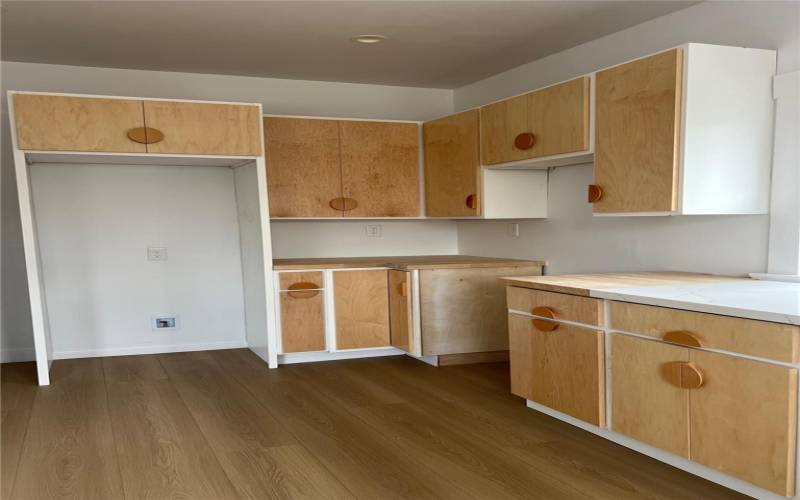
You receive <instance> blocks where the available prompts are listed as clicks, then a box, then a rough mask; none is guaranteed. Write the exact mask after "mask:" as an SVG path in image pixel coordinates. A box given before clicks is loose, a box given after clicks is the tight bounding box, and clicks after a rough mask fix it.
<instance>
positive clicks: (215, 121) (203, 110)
mask: <svg viewBox="0 0 800 500" xmlns="http://www.w3.org/2000/svg"><path fill="white" fill-rule="evenodd" d="M144 116H145V121H146V124H147V126H148V127H151V128H155V129H157V130H160V131H161V132H162V133H163V134H164V139H163V140H162V141H160V142H156V143H153V144H148V145H147V152H148V153H174V154H200V155H224V156H259V155H260V154H261V116H259V108H258V107H257V106H249V105H241V104H211V103H194V102H175V101H145V102H144Z"/></svg>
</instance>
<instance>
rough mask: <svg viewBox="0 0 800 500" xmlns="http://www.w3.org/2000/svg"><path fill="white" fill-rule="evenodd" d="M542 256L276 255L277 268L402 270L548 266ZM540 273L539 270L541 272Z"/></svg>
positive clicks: (274, 264) (275, 264)
mask: <svg viewBox="0 0 800 500" xmlns="http://www.w3.org/2000/svg"><path fill="white" fill-rule="evenodd" d="M546 264H547V263H546V262H545V261H542V260H523V259H500V258H495V257H475V256H472V255H406V256H391V257H332V258H311V259H275V260H273V261H272V267H273V269H275V270H276V271H282V270H291V269H344V268H349V267H388V268H391V269H398V270H401V271H408V270H411V269H465V268H472V267H475V268H479V267H532V266H538V267H541V266H544V265H546ZM537 274H538V273H537Z"/></svg>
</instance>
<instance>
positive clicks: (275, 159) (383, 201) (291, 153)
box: [264, 116, 420, 218]
mask: <svg viewBox="0 0 800 500" xmlns="http://www.w3.org/2000/svg"><path fill="white" fill-rule="evenodd" d="M264 143H265V145H266V160H267V185H268V188H269V207H270V215H271V216H272V217H276V218H280V217H308V218H313V217H417V216H419V215H420V207H419V199H420V198H419V182H420V179H419V126H418V125H417V124H416V123H401V122H376V121H354V120H319V119H310V118H286V117H271V116H270V117H266V118H264Z"/></svg>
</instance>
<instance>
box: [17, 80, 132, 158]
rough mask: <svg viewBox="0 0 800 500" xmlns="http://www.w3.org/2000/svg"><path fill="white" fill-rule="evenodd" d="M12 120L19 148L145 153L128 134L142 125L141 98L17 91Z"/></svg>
mask: <svg viewBox="0 0 800 500" xmlns="http://www.w3.org/2000/svg"><path fill="white" fill-rule="evenodd" d="M14 119H15V121H16V129H17V147H18V148H19V149H26V150H46V151H91V152H113V153H144V152H146V147H145V145H144V144H140V143H138V142H135V141H132V140H131V139H129V138H128V135H127V134H128V131H130V130H131V129H135V128H138V127H143V126H144V117H143V115H142V101H135V100H128V99H99V98H89V97H70V96H54V95H40V94H16V95H14Z"/></svg>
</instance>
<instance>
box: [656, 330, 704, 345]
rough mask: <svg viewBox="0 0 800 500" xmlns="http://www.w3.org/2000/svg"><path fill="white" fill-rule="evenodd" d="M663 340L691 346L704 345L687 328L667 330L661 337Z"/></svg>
mask: <svg viewBox="0 0 800 500" xmlns="http://www.w3.org/2000/svg"><path fill="white" fill-rule="evenodd" d="M661 340H665V341H667V342H672V343H673V344H681V345H685V346H689V347H703V344H702V343H701V342H700V339H699V338H697V337H696V336H695V335H693V334H691V333H690V332H687V331H686V330H674V331H671V332H667V333H665V334H664V336H663V337H661Z"/></svg>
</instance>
